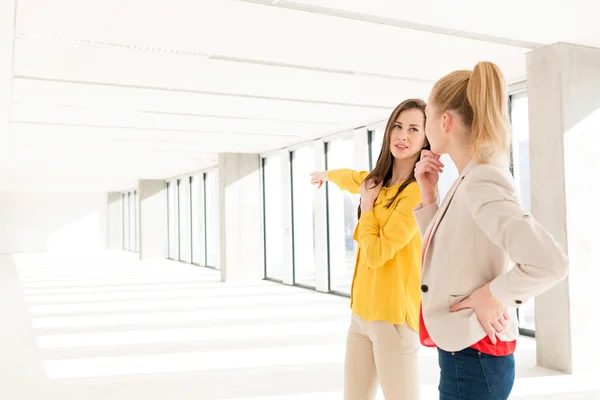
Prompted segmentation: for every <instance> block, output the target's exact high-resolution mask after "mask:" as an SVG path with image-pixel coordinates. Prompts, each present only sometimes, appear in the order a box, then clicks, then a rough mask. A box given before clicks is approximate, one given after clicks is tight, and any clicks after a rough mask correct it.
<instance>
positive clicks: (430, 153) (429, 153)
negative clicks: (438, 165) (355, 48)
mask: <svg viewBox="0 0 600 400" xmlns="http://www.w3.org/2000/svg"><path fill="white" fill-rule="evenodd" d="M421 157H435V158H440V156H439V155H437V154H435V153H434V152H433V151H431V150H421Z"/></svg>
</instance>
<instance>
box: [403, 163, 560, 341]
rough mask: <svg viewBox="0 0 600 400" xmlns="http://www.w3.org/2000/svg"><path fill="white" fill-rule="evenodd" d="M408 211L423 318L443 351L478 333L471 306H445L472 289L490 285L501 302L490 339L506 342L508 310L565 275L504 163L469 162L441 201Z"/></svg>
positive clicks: (512, 325) (513, 332)
mask: <svg viewBox="0 0 600 400" xmlns="http://www.w3.org/2000/svg"><path fill="white" fill-rule="evenodd" d="M414 215H415V218H416V220H417V224H418V226H419V230H420V232H421V236H422V238H423V251H424V259H423V265H422V273H421V283H422V286H421V297H422V302H423V319H424V322H425V324H426V326H427V331H428V333H429V336H430V337H431V339H432V340H433V342H434V343H435V344H436V345H437V346H438V347H439V348H441V349H443V350H446V351H460V350H462V349H465V348H467V347H470V346H471V345H473V344H475V343H477V342H478V341H479V340H481V339H483V338H484V337H485V336H486V334H485V331H484V330H483V328H482V327H481V325H480V323H479V321H478V320H477V316H476V315H475V313H474V311H473V310H462V311H459V312H456V313H450V311H449V308H450V307H451V306H452V305H453V304H455V303H457V302H459V301H460V300H463V299H464V298H466V297H467V296H469V294H470V293H472V292H473V291H474V290H475V289H477V288H479V287H481V286H483V285H485V284H486V283H488V282H491V284H490V290H491V292H492V294H493V295H494V297H496V299H498V300H499V301H500V302H502V303H504V304H505V305H507V306H509V307H508V308H509V312H510V315H511V318H510V322H509V325H508V326H507V329H506V330H505V331H504V332H503V333H502V334H498V335H497V336H498V338H499V339H500V340H502V341H510V340H514V339H516V338H517V336H518V334H519V329H518V321H517V315H516V308H517V307H518V306H519V305H521V304H523V303H524V302H526V301H527V300H529V299H530V298H532V297H534V296H536V295H538V294H540V293H542V292H544V291H546V290H547V289H549V288H550V287H552V286H553V285H555V284H556V283H558V282H559V281H561V280H562V279H564V278H565V277H566V275H567V271H568V261H567V257H566V256H565V254H564V252H563V251H562V249H561V248H560V246H559V245H558V244H557V243H556V242H555V240H554V239H553V237H552V236H550V234H549V233H548V232H547V231H546V230H545V229H544V228H543V227H542V226H541V225H540V224H539V223H537V222H536V221H535V219H533V217H532V216H531V215H530V214H529V213H528V212H527V211H525V210H524V209H523V208H522V207H521V205H520V203H519V199H518V195H517V191H516V189H515V186H514V183H513V179H512V176H511V175H510V173H509V171H508V170H507V169H506V168H502V167H500V166H497V165H492V164H477V163H475V162H474V161H471V163H469V164H468V165H467V166H466V167H465V169H464V170H463V172H462V173H461V174H460V176H459V177H458V179H457V180H456V182H455V183H454V185H453V186H452V187H451V188H450V191H449V192H448V194H447V195H446V197H445V198H444V200H443V202H442V204H440V205H438V204H437V203H434V204H432V205H430V206H427V207H423V206H422V205H419V206H417V208H416V209H415V211H414ZM428 237H429V241H428ZM513 266H514V267H513ZM511 267H512V268H511Z"/></svg>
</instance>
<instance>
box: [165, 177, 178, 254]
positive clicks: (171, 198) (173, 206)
mask: <svg viewBox="0 0 600 400" xmlns="http://www.w3.org/2000/svg"><path fill="white" fill-rule="evenodd" d="M167 196H168V203H169V210H168V212H169V258H171V259H174V260H176V259H177V258H178V257H179V254H178V251H179V245H178V243H177V241H178V237H177V236H178V235H177V233H178V230H179V229H178V226H177V184H176V183H174V182H170V183H169V184H168V186H167Z"/></svg>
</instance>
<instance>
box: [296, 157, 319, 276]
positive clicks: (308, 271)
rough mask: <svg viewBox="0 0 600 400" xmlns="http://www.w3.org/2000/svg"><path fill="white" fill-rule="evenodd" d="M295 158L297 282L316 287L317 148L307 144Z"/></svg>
mask: <svg viewBox="0 0 600 400" xmlns="http://www.w3.org/2000/svg"><path fill="white" fill-rule="evenodd" d="M291 157H292V224H293V244H294V247H293V249H294V250H293V252H294V282H295V283H297V284H300V285H305V286H309V287H315V285H316V270H315V229H314V212H313V191H314V190H315V189H314V188H313V187H312V186H311V185H310V178H309V174H310V173H311V172H313V167H314V163H313V149H312V147H303V148H300V149H298V150H295V151H293V152H292V153H291Z"/></svg>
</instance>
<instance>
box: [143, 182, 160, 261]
mask: <svg viewBox="0 0 600 400" xmlns="http://www.w3.org/2000/svg"><path fill="white" fill-rule="evenodd" d="M165 190H166V186H165V181H163V180H140V181H139V183H138V197H139V202H140V204H139V208H138V209H139V216H138V217H139V218H138V221H139V222H138V223H139V224H140V227H139V232H140V237H139V241H140V260H147V259H163V258H166V257H167V195H166V193H165Z"/></svg>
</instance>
